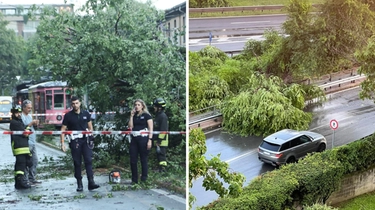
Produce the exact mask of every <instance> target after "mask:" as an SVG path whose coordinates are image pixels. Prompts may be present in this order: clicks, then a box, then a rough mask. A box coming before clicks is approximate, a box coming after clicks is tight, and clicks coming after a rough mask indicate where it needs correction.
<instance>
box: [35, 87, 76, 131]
mask: <svg viewBox="0 0 375 210" xmlns="http://www.w3.org/2000/svg"><path fill="white" fill-rule="evenodd" d="M66 86H67V83H66V82H62V81H48V82H43V83H39V84H36V85H32V86H30V87H29V88H28V99H29V100H30V101H31V102H32V105H33V109H32V114H33V118H37V119H39V123H40V124H41V125H43V124H50V125H55V126H56V127H59V126H61V124H62V119H63V115H64V114H65V113H67V112H69V111H70V110H71V100H70V98H71V95H70V94H71V92H72V91H71V89H70V88H68V87H66Z"/></svg>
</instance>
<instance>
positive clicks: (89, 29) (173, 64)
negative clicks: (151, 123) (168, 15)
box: [29, 0, 186, 155]
mask: <svg viewBox="0 0 375 210" xmlns="http://www.w3.org/2000/svg"><path fill="white" fill-rule="evenodd" d="M34 9H35V10H38V8H34ZM32 17H34V16H32ZM39 19H40V25H39V26H38V28H37V35H36V37H35V40H33V43H30V47H29V51H30V53H31V59H30V60H29V67H30V72H31V75H34V77H40V74H41V73H43V74H45V71H47V72H49V73H50V74H51V75H52V77H53V78H54V79H58V80H64V81H67V82H68V85H69V86H70V87H73V88H74V90H75V93H74V94H81V95H82V94H83V93H88V96H89V98H90V105H93V107H95V110H96V111H117V113H120V114H118V115H116V118H115V119H116V120H117V123H116V126H117V127H116V129H118V130H120V129H124V126H125V125H127V120H128V118H129V116H130V115H129V112H128V111H129V110H130V108H129V107H132V106H133V101H134V99H137V98H140V99H143V100H144V101H145V102H146V104H147V105H148V106H149V110H150V111H152V110H153V108H152V102H153V100H154V99H155V98H157V97H163V98H164V99H165V100H166V102H167V108H166V112H167V114H168V116H169V129H170V130H174V131H180V130H185V129H186V121H185V118H186V114H185V113H186V112H185V99H186V91H185V89H186V70H185V54H183V53H181V52H182V51H183V50H181V47H180V46H177V45H176V43H174V42H173V38H170V37H167V36H166V35H165V34H164V33H163V30H162V29H163V27H164V26H163V21H164V20H165V17H164V12H163V11H158V10H157V9H155V7H154V6H152V5H151V3H150V2H148V3H146V4H145V3H140V2H138V1H135V0H126V1H120V0H104V1H96V0H89V1H87V2H86V4H85V5H84V6H83V7H82V8H81V9H80V10H79V12H76V13H72V12H65V11H56V10H55V9H54V8H44V9H43V10H42V13H41V14H40V17H39ZM180 35H183V34H180ZM183 49H184V48H183ZM41 69H43V70H45V71H43V72H42V71H41ZM183 139H184V136H181V135H179V136H176V135H175V136H172V138H171V140H170V142H171V144H172V145H175V146H176V145H179V144H180V143H184V142H185V141H183ZM111 142H113V141H111ZM181 152H182V153H181V155H183V154H185V151H181Z"/></svg>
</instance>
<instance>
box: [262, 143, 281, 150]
mask: <svg viewBox="0 0 375 210" xmlns="http://www.w3.org/2000/svg"><path fill="white" fill-rule="evenodd" d="M260 147H262V148H263V149H266V150H270V151H274V152H278V151H279V148H280V145H278V144H272V143H269V142H266V141H263V142H262V144H260Z"/></svg>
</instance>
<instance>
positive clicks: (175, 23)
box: [173, 19, 177, 28]
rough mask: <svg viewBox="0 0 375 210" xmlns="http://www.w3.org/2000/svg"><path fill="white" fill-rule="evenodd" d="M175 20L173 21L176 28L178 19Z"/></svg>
mask: <svg viewBox="0 0 375 210" xmlns="http://www.w3.org/2000/svg"><path fill="white" fill-rule="evenodd" d="M173 22H174V23H173V25H174V26H173V27H174V28H177V20H176V19H175V20H174V21H173Z"/></svg>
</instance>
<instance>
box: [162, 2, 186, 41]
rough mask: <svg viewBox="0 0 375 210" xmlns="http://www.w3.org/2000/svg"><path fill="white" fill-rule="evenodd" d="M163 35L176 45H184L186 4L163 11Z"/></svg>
mask: <svg viewBox="0 0 375 210" xmlns="http://www.w3.org/2000/svg"><path fill="white" fill-rule="evenodd" d="M161 28H162V30H163V31H164V34H165V35H166V36H167V37H168V38H169V40H170V41H171V42H172V43H173V44H176V45H179V46H185V45H186V2H183V3H181V4H178V5H176V6H174V7H172V8H170V9H167V10H165V22H164V23H163V25H162V27H161Z"/></svg>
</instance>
